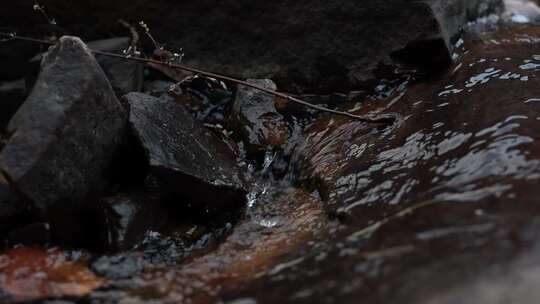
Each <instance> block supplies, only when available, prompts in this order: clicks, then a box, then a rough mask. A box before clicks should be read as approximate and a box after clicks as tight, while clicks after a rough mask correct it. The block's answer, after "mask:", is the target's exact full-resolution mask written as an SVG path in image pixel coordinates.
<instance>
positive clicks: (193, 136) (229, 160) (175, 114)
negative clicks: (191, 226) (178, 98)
mask: <svg viewBox="0 0 540 304" xmlns="http://www.w3.org/2000/svg"><path fill="white" fill-rule="evenodd" d="M124 98H125V100H126V101H127V102H128V103H129V106H130V114H129V123H130V126H131V128H132V130H133V132H134V133H135V135H136V136H137V138H138V139H139V141H140V143H141V145H142V146H143V148H144V150H145V152H146V155H147V157H148V161H149V164H150V171H151V172H152V173H154V174H155V175H156V177H158V178H159V179H160V180H161V181H162V182H163V183H164V184H165V185H166V186H167V187H168V188H169V189H170V190H172V191H173V192H175V193H179V194H182V195H185V196H186V198H188V200H190V201H191V202H193V203H200V204H199V207H200V208H201V209H208V210H219V209H223V208H231V207H234V208H236V207H239V206H242V205H243V203H244V202H245V195H246V191H245V188H244V186H243V183H242V180H241V177H240V171H239V168H238V167H237V166H236V161H235V157H234V155H233V154H232V152H231V151H230V149H229V148H228V147H227V146H226V145H225V144H224V143H223V142H221V141H220V140H219V139H218V138H216V137H214V135H213V134H212V133H211V132H210V131H208V130H207V129H205V128H204V127H203V126H202V125H201V123H199V122H198V121H196V120H195V119H194V118H193V117H191V116H190V115H189V114H188V113H187V112H186V110H185V109H184V108H183V107H181V106H179V105H177V104H175V103H172V102H164V101H160V100H158V99H156V98H154V97H152V96H149V95H145V94H140V93H130V94H128V95H126V96H125V97H124Z"/></svg>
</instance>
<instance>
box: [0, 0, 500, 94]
mask: <svg viewBox="0 0 540 304" xmlns="http://www.w3.org/2000/svg"><path fill="white" fill-rule="evenodd" d="M11 2H14V1H6V4H2V5H0V11H5V12H10V8H13V10H16V8H14V6H17V4H10V3H11ZM47 5H48V10H49V13H50V14H52V15H56V16H62V17H63V21H64V22H63V24H64V25H66V27H68V28H70V29H72V30H81V29H82V30H83V31H84V32H85V33H84V34H85V37H88V36H91V35H92V34H93V35H95V34H96V33H106V32H109V31H111V30H112V29H116V28H118V25H117V20H118V19H119V18H125V17H126V16H127V17H129V18H130V19H131V20H134V21H139V20H144V21H145V22H146V23H147V24H148V25H149V26H150V28H151V30H152V34H153V35H154V36H156V37H159V38H161V39H168V40H167V41H165V42H167V48H169V49H171V50H179V49H180V48H183V49H184V50H186V57H185V63H186V64H189V65H193V66H195V67H198V68H204V69H208V70H211V71H215V72H223V73H225V74H229V75H232V76H237V77H241V78H271V79H273V80H274V81H276V82H277V84H278V86H279V87H280V88H282V89H285V90H289V91H292V90H295V91H319V92H322V91H326V92H332V91H333V90H337V89H340V90H346V89H347V87H350V86H355V87H356V86H360V85H362V86H364V85H369V84H370V83H371V80H373V79H375V74H378V73H381V71H380V69H378V68H379V67H380V65H381V64H383V65H394V64H396V63H400V62H404V63H407V64H412V65H414V66H415V68H416V67H417V66H422V67H426V68H429V69H437V70H438V69H441V68H444V67H447V66H448V65H449V63H450V62H451V56H450V54H451V52H450V45H451V44H450V40H451V39H452V38H453V37H455V36H456V35H457V34H458V33H459V30H460V28H461V27H462V26H463V25H465V24H466V23H467V22H468V21H470V20H472V19H474V18H477V17H478V16H482V15H486V14H488V13H492V12H498V11H499V10H501V9H502V7H503V1H502V0H427V1H411V0H388V1H380V0H365V1H360V2H359V1H351V0H337V1H332V2H328V1H326V2H317V3H314V2H313V1H309V0H302V1H293V2H291V1H283V0H281V1H241V2H239V1H237V0H225V1H221V2H219V3H216V2H215V1H210V0H198V1H183V2H182V4H181V5H179V4H178V3H177V2H175V1H172V0H168V1H160V2H155V1H144V0H138V1H125V0H124V1H107V0H96V1H92V2H84V1H75V2H71V3H70V4H69V5H67V4H66V3H65V1H61V0H51V1H47ZM18 6H20V5H18ZM17 13H19V14H20V9H19V11H17V12H10V16H5V18H4V20H5V21H4V22H6V23H8V24H17V23H19V22H20V20H21V19H18V18H16V17H14V16H17ZM30 13H32V12H31V10H30V9H28V14H30ZM201 16H204V18H201ZM0 17H4V16H0ZM0 19H2V18H0ZM95 20H100V22H99V24H96V22H95ZM81 24H85V25H86V29H85V27H81V26H80V25H81ZM122 30H123V31H124V32H125V29H122ZM171 37H174V38H171ZM389 70H390V71H393V70H394V69H393V68H392V69H389Z"/></svg>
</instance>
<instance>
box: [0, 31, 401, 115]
mask: <svg viewBox="0 0 540 304" xmlns="http://www.w3.org/2000/svg"><path fill="white" fill-rule="evenodd" d="M0 36H2V37H6V38H10V39H17V40H25V41H30V42H35V43H41V44H46V45H54V42H51V41H48V40H42V39H35V38H30V37H23V36H17V35H13V33H1V32H0ZM91 51H92V52H93V53H94V54H98V55H103V56H108V57H114V58H122V59H125V60H132V61H138V62H143V63H151V64H157V65H163V66H167V67H169V68H174V69H179V70H183V71H187V72H191V73H194V74H199V75H202V76H206V77H211V78H216V79H220V80H225V81H229V82H232V83H235V84H237V85H243V86H246V87H250V88H253V89H256V90H259V91H263V92H265V93H268V94H271V95H274V96H276V97H281V98H283V99H285V100H288V101H290V102H293V103H297V104H300V105H303V106H305V107H308V108H312V109H315V110H318V111H321V112H327V113H331V114H334V115H339V116H344V117H348V118H352V119H356V120H359V121H363V122H366V123H375V124H383V125H389V124H393V123H394V122H395V121H396V119H397V117H396V115H394V114H386V115H380V114H379V115H377V116H371V115H364V116H361V115H355V114H352V113H348V112H342V111H337V110H332V109H328V108H325V107H322V106H319V105H314V104H311V103H309V102H307V101H304V100H302V99H299V98H296V97H293V96H291V95H289V94H286V93H282V92H278V91H274V90H271V89H268V88H265V87H262V86H259V85H256V84H253V83H250V82H247V81H244V80H239V79H235V78H232V77H229V76H225V75H220V74H216V73H212V72H206V71H203V70H200V69H196V68H193V67H189V66H186V65H183V64H173V63H171V62H170V61H167V62H164V61H159V60H154V59H149V58H140V57H131V56H130V55H124V54H116V53H111V52H104V51H98V50H91Z"/></svg>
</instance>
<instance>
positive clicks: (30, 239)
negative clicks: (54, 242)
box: [7, 223, 51, 246]
mask: <svg viewBox="0 0 540 304" xmlns="http://www.w3.org/2000/svg"><path fill="white" fill-rule="evenodd" d="M7 241H8V244H9V246H15V245H24V246H32V245H41V246H46V245H48V244H50V242H51V227H50V225H49V223H34V224H30V225H26V226H24V227H22V228H18V229H15V230H12V231H10V232H9V234H8V236H7Z"/></svg>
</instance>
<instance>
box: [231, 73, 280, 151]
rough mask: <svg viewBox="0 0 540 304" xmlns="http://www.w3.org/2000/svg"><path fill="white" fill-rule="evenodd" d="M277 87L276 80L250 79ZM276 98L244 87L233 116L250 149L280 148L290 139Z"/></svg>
mask: <svg viewBox="0 0 540 304" xmlns="http://www.w3.org/2000/svg"><path fill="white" fill-rule="evenodd" d="M248 82H250V83H253V84H257V85H260V86H262V87H265V88H268V89H272V90H276V89H277V88H276V85H275V83H274V82H273V81H272V80H269V79H261V80H253V79H252V80H248ZM275 101H276V98H275V97H274V96H272V95H270V94H267V93H264V92H261V91H260V90H257V89H254V88H250V87H247V86H240V87H239V88H238V91H237V93H236V98H235V100H234V105H233V111H232V119H233V124H234V125H235V126H236V128H235V129H236V132H237V133H238V134H239V135H240V137H241V139H242V140H243V142H244V143H245V144H246V146H247V148H248V150H250V152H263V153H264V151H265V149H266V147H268V146H271V147H279V146H282V145H284V144H285V142H286V141H287V132H288V129H287V123H286V122H285V118H284V117H283V115H281V114H280V113H279V112H278V111H277V110H276V106H275Z"/></svg>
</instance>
